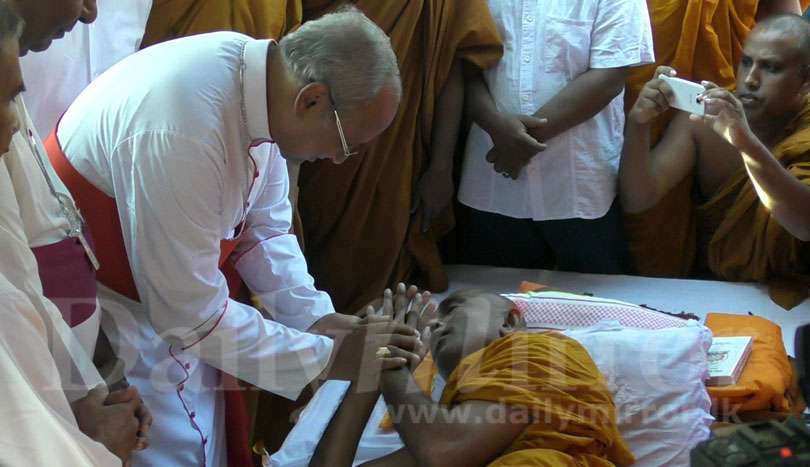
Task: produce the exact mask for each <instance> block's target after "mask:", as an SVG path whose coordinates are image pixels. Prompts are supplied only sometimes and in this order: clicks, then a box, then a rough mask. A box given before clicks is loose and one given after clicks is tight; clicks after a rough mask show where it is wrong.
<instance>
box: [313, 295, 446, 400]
mask: <svg viewBox="0 0 810 467" xmlns="http://www.w3.org/2000/svg"><path fill="white" fill-rule="evenodd" d="M435 316H436V304H435V303H433V302H432V301H431V299H430V293H429V292H420V291H419V290H418V289H417V288H416V287H415V286H411V287H406V286H405V284H399V285H398V286H397V288H396V290H394V291H392V290H390V289H386V290H385V292H384V294H383V297H382V299H377V300H375V301H374V302H372V303H370V304H369V305H368V306H366V307H365V308H364V309H363V310H362V311H360V312H359V313H358V315H357V316H353V317H346V318H345V319H343V320H344V321H347V322H350V323H351V324H349V325H347V326H345V327H344V329H343V330H338V331H333V332H330V333H328V334H329V335H330V336H331V337H333V339H335V346H336V349H337V350H336V351H334V352H333V353H332V361H331V362H330V364H329V366H328V367H327V370H326V371H325V372H324V374H323V375H322V378H323V379H338V380H348V381H353V382H355V388H356V389H357V390H358V391H374V390H377V389H378V388H379V379H380V375H381V373H382V372H383V371H385V370H394V369H399V368H402V367H406V366H407V367H409V368H410V369H411V370H413V369H414V368H416V366H417V365H418V364H419V363H420V362H421V360H422V358H423V357H424V355H425V354H426V353H427V345H426V342H427V339H428V337H429V336H428V331H427V329H428V326H427V324H428V323H429V322H430V321H432V320H433V319H434V318H435Z"/></svg>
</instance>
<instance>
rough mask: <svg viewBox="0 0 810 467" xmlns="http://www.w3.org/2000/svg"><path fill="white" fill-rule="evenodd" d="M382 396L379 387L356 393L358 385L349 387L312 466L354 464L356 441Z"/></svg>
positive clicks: (311, 462) (319, 444)
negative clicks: (374, 389)
mask: <svg viewBox="0 0 810 467" xmlns="http://www.w3.org/2000/svg"><path fill="white" fill-rule="evenodd" d="M379 397H380V391H379V390H376V391H369V392H357V390H356V384H352V385H351V387H349V390H348V392H347V393H346V397H345V398H344V399H343V402H342V403H341V404H340V407H338V410H337V412H335V415H334V416H333V417H332V420H330V421H329V425H328V426H327V427H326V431H324V433H323V436H322V437H321V441H320V442H319V443H318V446H317V447H316V448H315V453H314V454H313V455H312V459H311V460H310V462H309V465H310V467H320V466H333V465H340V466H343V465H352V462H353V461H354V456H355V453H356V452H357V444H358V443H359V442H360V438H361V436H362V435H363V430H364V429H365V427H366V423H368V419H369V417H370V416H371V412H372V411H373V410H374V405H375V404H376V403H377V399H378V398H379Z"/></svg>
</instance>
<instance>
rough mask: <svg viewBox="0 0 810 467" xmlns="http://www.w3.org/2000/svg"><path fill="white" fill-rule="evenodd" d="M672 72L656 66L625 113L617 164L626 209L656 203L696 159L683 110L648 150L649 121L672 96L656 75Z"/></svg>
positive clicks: (632, 210)
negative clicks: (620, 149)
mask: <svg viewBox="0 0 810 467" xmlns="http://www.w3.org/2000/svg"><path fill="white" fill-rule="evenodd" d="M671 73H672V71H671V68H668V67H659V68H658V70H656V72H655V78H654V79H652V80H651V81H649V82H648V83H647V84H646V85H645V86H644V88H643V89H642V90H641V93H640V94H639V97H638V99H637V100H636V103H635V104H634V105H633V108H632V109H631V110H630V112H629V113H628V114H627V123H626V124H625V128H624V145H623V147H622V158H621V163H620V165H619V197H620V200H621V203H622V208H623V209H624V211H625V212H629V213H640V212H644V211H646V210H647V209H650V208H651V207H653V206H655V205H656V204H657V203H658V201H660V200H661V198H663V197H664V195H666V194H667V193H668V192H669V191H670V190H671V189H672V188H673V187H674V186H675V185H677V184H678V183H679V182H680V181H681V180H682V179H683V177H685V176H686V175H687V174H688V173H689V171H690V170H691V169H692V167H694V165H695V161H696V160H697V145H696V144H695V141H694V136H693V132H692V129H691V128H690V127H691V123H690V122H689V118H688V116H687V115H686V114H685V113H684V114H681V115H678V116H677V117H676V118H675V120H674V121H673V122H672V123H671V124H670V126H669V128H667V131H666V133H665V134H664V137H663V138H662V139H661V141H660V142H659V143H658V144H657V145H656V146H655V148H653V149H652V150H650V124H651V123H652V122H653V121H654V120H655V119H656V118H658V117H660V116H661V114H663V113H664V112H666V111H667V110H668V109H669V100H668V96H670V97H669V98H671V96H672V88H670V87H669V85H668V84H667V83H665V82H663V81H662V80H660V79H658V76H659V75H660V74H671Z"/></svg>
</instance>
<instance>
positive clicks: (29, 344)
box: [0, 275, 121, 467]
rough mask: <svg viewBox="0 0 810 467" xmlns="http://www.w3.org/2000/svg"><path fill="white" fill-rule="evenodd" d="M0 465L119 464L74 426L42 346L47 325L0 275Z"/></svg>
mask: <svg viewBox="0 0 810 467" xmlns="http://www.w3.org/2000/svg"><path fill="white" fill-rule="evenodd" d="M0 314H1V315H2V322H3V325H2V326H0V394H2V395H3V397H2V400H0V420H2V423H0V465H3V466H8V467H16V466H21V467H22V466H30V465H38V466H45V465H53V466H56V465H64V466H116V465H117V466H120V465H121V461H120V460H119V459H118V458H117V457H115V456H114V455H113V454H112V453H110V452H109V451H108V450H107V449H106V448H105V447H104V446H103V445H101V444H100V443H98V442H96V441H93V440H92V439H90V438H88V437H87V436H86V435H85V434H84V433H82V432H81V431H80V430H79V427H78V425H77V424H76V418H75V417H74V416H73V412H72V411H71V409H70V405H69V404H68V400H67V398H66V397H65V393H64V392H63V391H62V388H61V382H60V376H59V371H58V370H57V367H56V364H55V362H54V360H53V358H52V357H51V354H50V352H49V350H48V338H49V336H48V332H49V331H48V326H47V325H46V324H45V323H44V322H43V320H42V318H41V316H40V314H39V313H38V312H37V310H36V308H35V307H34V305H33V304H32V303H31V301H30V300H28V298H27V297H26V294H24V293H22V292H21V291H19V290H17V289H16V288H15V287H14V286H13V285H12V284H11V283H10V282H9V281H8V280H7V279H6V278H5V277H4V276H3V275H0Z"/></svg>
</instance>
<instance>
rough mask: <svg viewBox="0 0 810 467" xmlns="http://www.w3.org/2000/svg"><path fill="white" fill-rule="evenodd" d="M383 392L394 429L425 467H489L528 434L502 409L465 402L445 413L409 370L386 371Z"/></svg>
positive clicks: (507, 411) (509, 411)
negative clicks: (422, 388)
mask: <svg viewBox="0 0 810 467" xmlns="http://www.w3.org/2000/svg"><path fill="white" fill-rule="evenodd" d="M380 386H381V388H382V392H383V396H384V397H385V401H386V402H387V404H388V407H389V410H390V411H391V413H392V414H394V417H393V419H394V425H395V426H396V428H397V431H398V432H399V434H400V436H401V437H402V440H403V441H404V442H405V446H406V447H407V449H408V451H409V452H410V453H411V455H413V457H414V458H415V460H416V463H417V464H418V465H420V466H427V467H433V466H442V467H474V466H479V465H480V466H483V465H486V464H488V463H489V462H491V461H492V460H493V459H494V458H496V457H498V456H499V455H500V454H501V453H502V452H503V451H504V450H505V449H506V448H507V447H508V446H509V445H510V444H511V443H512V442H514V440H515V439H516V438H517V437H518V435H520V433H521V432H522V431H523V430H524V429H525V428H526V423H525V422H524V421H521V422H519V421H516V420H514V419H515V418H517V417H512V416H511V414H512V410H513V409H512V408H511V407H510V406H507V405H503V404H498V403H494V402H486V401H466V402H463V403H461V404H459V405H456V406H454V407H452V408H450V409H447V408H444V407H442V406H440V405H438V404H436V403H434V402H433V401H432V400H430V399H429V398H428V397H427V396H425V395H424V393H422V391H421V390H420V389H419V387H418V386H417V384H416V382H415V381H414V379H413V376H412V375H411V373H410V372H409V371H408V370H406V369H399V370H390V371H384V372H383V374H382V377H381V378H380Z"/></svg>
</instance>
